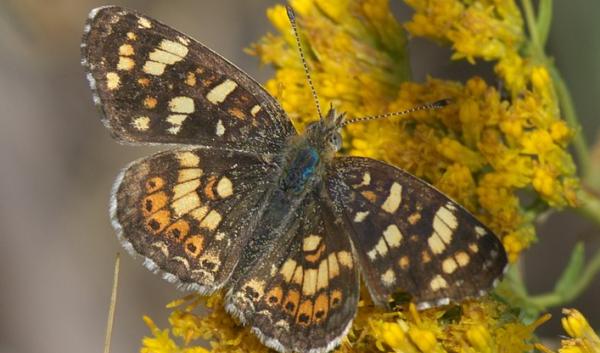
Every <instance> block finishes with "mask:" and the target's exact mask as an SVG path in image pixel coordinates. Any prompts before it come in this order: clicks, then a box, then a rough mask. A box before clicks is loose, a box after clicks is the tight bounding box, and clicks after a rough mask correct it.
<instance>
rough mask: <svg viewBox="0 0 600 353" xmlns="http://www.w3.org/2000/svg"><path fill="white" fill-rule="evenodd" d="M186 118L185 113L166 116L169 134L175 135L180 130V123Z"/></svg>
mask: <svg viewBox="0 0 600 353" xmlns="http://www.w3.org/2000/svg"><path fill="white" fill-rule="evenodd" d="M185 119H187V115H185V114H171V115H169V116H168V117H167V122H168V123H170V124H171V127H170V128H168V129H167V131H168V132H169V133H170V134H173V135H176V134H177V133H179V130H181V125H182V124H183V122H184V121H185Z"/></svg>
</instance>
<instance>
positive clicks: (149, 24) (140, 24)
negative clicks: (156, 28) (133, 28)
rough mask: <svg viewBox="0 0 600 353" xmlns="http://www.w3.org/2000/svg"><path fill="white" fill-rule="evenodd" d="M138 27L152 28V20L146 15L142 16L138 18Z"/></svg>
mask: <svg viewBox="0 0 600 353" xmlns="http://www.w3.org/2000/svg"><path fill="white" fill-rule="evenodd" d="M138 28H152V22H150V20H149V19H147V18H145V17H140V18H139V19H138Z"/></svg>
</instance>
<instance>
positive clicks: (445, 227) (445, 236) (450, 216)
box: [429, 206, 458, 253]
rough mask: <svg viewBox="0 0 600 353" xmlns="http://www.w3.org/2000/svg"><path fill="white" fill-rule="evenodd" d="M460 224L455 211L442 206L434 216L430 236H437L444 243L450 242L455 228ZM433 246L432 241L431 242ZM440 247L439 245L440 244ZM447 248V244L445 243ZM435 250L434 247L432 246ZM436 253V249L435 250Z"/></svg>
mask: <svg viewBox="0 0 600 353" xmlns="http://www.w3.org/2000/svg"><path fill="white" fill-rule="evenodd" d="M457 226H458V220H457V219H456V216H455V215H454V213H453V212H452V211H451V210H449V209H448V208H446V207H445V206H442V207H440V209H439V210H438V211H437V212H436V213H435V216H434V218H433V233H434V234H432V236H431V237H430V238H429V239H430V240H431V238H433V237H437V238H439V240H440V241H441V242H443V243H444V244H446V245H447V244H450V242H451V241H452V237H453V234H454V230H455V229H456V227H457ZM430 247H431V243H430ZM438 248H439V246H438ZM444 248H445V245H444ZM432 250H433V247H432ZM434 253H436V252H435V250H434Z"/></svg>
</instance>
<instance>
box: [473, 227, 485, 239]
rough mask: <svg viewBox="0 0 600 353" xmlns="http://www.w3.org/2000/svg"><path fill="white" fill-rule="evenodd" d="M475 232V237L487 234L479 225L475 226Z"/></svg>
mask: <svg viewBox="0 0 600 353" xmlns="http://www.w3.org/2000/svg"><path fill="white" fill-rule="evenodd" d="M475 233H476V234H477V238H481V237H482V236H484V235H486V234H487V232H486V231H485V229H484V228H483V227H480V226H475Z"/></svg>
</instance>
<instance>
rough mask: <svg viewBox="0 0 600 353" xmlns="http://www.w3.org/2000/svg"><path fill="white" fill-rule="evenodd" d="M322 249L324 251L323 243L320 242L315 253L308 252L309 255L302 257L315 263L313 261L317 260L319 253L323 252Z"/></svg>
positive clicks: (319, 256)
mask: <svg viewBox="0 0 600 353" xmlns="http://www.w3.org/2000/svg"><path fill="white" fill-rule="evenodd" d="M324 251H325V243H321V246H319V249H318V250H317V252H316V253H314V254H310V255H305V256H304V258H305V259H306V261H308V262H311V263H315V262H317V260H319V259H320V258H321V255H322V254H323V252H324Z"/></svg>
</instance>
